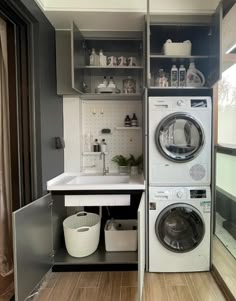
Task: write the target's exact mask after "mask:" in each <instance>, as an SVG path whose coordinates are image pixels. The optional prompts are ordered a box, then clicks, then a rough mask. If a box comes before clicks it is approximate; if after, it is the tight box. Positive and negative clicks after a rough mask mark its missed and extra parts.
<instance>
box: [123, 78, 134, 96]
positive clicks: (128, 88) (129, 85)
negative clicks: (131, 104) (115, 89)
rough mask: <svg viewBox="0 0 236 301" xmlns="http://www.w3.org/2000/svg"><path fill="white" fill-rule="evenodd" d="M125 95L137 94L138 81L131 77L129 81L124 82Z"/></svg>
mask: <svg viewBox="0 0 236 301" xmlns="http://www.w3.org/2000/svg"><path fill="white" fill-rule="evenodd" d="M123 93H125V94H131V93H136V80H134V79H133V78H132V77H131V76H128V78H127V79H124V80H123Z"/></svg>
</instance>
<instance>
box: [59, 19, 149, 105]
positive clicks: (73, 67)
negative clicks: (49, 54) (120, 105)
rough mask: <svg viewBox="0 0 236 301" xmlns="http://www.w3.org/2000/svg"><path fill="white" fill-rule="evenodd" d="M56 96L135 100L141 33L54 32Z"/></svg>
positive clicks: (138, 91) (75, 29)
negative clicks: (55, 42)
mask: <svg viewBox="0 0 236 301" xmlns="http://www.w3.org/2000/svg"><path fill="white" fill-rule="evenodd" d="M56 39H57V49H56V50H57V79H58V82H57V84H58V85H57V91H58V94H62V95H66V94H77V93H79V94H81V97H82V98H84V99H99V98H103V99H104V98H109V99H122V98H127V99H132V98H133V99H138V98H141V95H142V92H143V78H144V75H143V74H144V72H143V70H144V54H143V32H128V31H124V32H113V31H112V32H109V31H106V32H95V31H94V32H92V31H91V32H90V31H87V32H86V35H82V34H81V33H80V31H79V28H78V27H77V26H76V25H75V24H74V23H73V24H72V28H71V31H57V35H56Z"/></svg>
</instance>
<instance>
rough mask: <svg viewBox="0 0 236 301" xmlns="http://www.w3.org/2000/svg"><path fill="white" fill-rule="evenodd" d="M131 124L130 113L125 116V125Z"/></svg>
mask: <svg viewBox="0 0 236 301" xmlns="http://www.w3.org/2000/svg"><path fill="white" fill-rule="evenodd" d="M130 126H131V119H130V117H129V115H126V117H125V127H130Z"/></svg>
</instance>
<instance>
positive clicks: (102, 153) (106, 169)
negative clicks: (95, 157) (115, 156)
mask: <svg viewBox="0 0 236 301" xmlns="http://www.w3.org/2000/svg"><path fill="white" fill-rule="evenodd" d="M102 158H103V167H102V173H103V175H104V176H105V175H106V174H108V173H109V167H106V154H105V153H104V152H101V154H100V160H102Z"/></svg>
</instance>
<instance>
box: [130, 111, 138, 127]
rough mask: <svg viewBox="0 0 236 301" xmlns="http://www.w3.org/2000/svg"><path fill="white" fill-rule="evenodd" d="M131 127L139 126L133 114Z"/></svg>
mask: <svg viewBox="0 0 236 301" xmlns="http://www.w3.org/2000/svg"><path fill="white" fill-rule="evenodd" d="M131 126H138V118H137V117H136V114H135V113H133V117H132V119H131Z"/></svg>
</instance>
